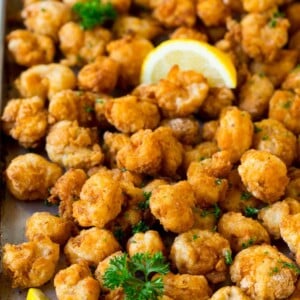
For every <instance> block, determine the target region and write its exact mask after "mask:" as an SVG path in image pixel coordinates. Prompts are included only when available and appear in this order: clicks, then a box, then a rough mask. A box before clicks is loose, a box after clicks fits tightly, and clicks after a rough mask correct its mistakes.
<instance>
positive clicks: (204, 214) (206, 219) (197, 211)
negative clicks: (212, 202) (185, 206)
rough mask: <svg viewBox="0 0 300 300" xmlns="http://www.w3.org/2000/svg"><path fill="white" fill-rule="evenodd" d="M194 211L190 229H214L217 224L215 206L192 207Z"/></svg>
mask: <svg viewBox="0 0 300 300" xmlns="http://www.w3.org/2000/svg"><path fill="white" fill-rule="evenodd" d="M193 213H194V219H195V222H194V225H193V227H192V229H201V230H211V231H215V230H216V228H217V227H216V224H217V218H218V216H217V214H218V213H217V210H216V206H215V207H213V208H211V209H202V208H200V207H195V208H194V209H193Z"/></svg>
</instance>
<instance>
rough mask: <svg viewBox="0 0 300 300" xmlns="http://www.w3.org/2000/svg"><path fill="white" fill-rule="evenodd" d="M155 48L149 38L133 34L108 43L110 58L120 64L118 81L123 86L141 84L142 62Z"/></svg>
mask: <svg viewBox="0 0 300 300" xmlns="http://www.w3.org/2000/svg"><path fill="white" fill-rule="evenodd" d="M153 48H154V46H153V44H152V43H151V42H150V41H149V40H147V39H144V38H139V37H133V36H125V37H123V38H121V39H117V40H114V41H112V42H110V43H109V44H108V45H107V52H108V53H109V58H111V59H113V60H115V61H116V62H118V63H119V65H120V76H119V81H118V82H119V86H120V87H121V88H127V87H132V86H136V85H138V84H139V82H140V73H141V66H142V63H143V61H144V58H145V57H146V55H147V54H148V53H149V52H150V51H151V50H152V49H153ZM106 75H107V74H106Z"/></svg>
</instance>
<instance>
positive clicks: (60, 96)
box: [48, 90, 99, 126]
mask: <svg viewBox="0 0 300 300" xmlns="http://www.w3.org/2000/svg"><path fill="white" fill-rule="evenodd" d="M98 97H99V96H98V95H97V94H93V93H90V92H82V91H72V90H63V91H61V92H58V93H56V94H55V95H54V96H53V97H52V98H51V101H50V103H49V107H48V111H49V115H48V121H49V124H54V123H57V122H59V121H62V120H70V121H78V124H79V125H81V126H88V125H92V123H93V121H94V119H95V117H94V114H93V113H94V110H95V103H96V100H97V99H98Z"/></svg>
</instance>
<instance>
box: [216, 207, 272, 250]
mask: <svg viewBox="0 0 300 300" xmlns="http://www.w3.org/2000/svg"><path fill="white" fill-rule="evenodd" d="M218 232H219V233H220V234H221V235H222V236H223V237H224V238H226V239H227V240H228V241H229V243H230V247H231V249H232V250H233V251H234V252H239V251H241V250H242V249H245V248H247V247H249V246H252V245H259V244H264V243H266V244H269V243H270V237H269V234H268V232H267V231H266V229H265V228H264V227H263V226H262V225H261V224H260V223H259V222H258V221H257V220H253V219H251V218H247V217H244V216H243V215H242V214H241V213H238V212H227V213H225V214H223V215H222V217H221V218H220V220H219V223H218Z"/></svg>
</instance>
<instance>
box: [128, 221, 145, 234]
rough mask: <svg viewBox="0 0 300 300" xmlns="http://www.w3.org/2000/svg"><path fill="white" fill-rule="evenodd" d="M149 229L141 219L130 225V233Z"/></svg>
mask: <svg viewBox="0 0 300 300" xmlns="http://www.w3.org/2000/svg"><path fill="white" fill-rule="evenodd" d="M147 230H149V226H147V225H146V224H145V223H144V222H143V221H139V222H138V223H137V224H135V225H134V226H132V233H133V234H135V233H138V232H145V231H147Z"/></svg>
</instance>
